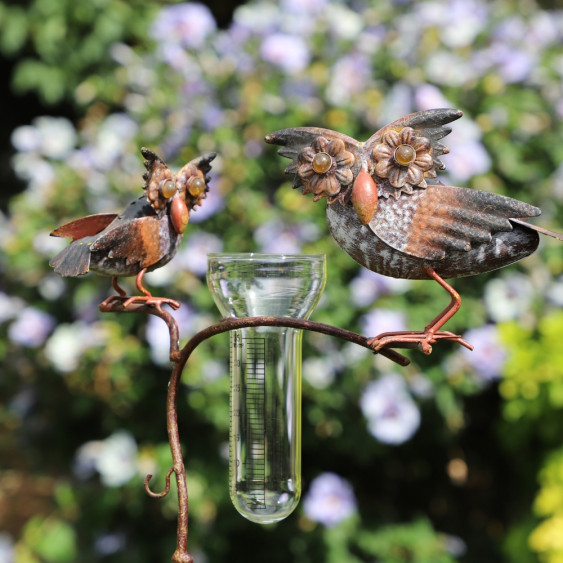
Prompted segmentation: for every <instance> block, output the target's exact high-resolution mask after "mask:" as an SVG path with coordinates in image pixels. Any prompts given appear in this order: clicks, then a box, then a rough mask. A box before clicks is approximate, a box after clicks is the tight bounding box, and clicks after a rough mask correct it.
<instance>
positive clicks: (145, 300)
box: [123, 268, 180, 309]
mask: <svg viewBox="0 0 563 563" xmlns="http://www.w3.org/2000/svg"><path fill="white" fill-rule="evenodd" d="M146 273H147V269H146V268H143V269H142V270H141V271H140V272H139V273H138V274H137V277H136V279H135V285H136V286H137V289H138V290H139V291H140V292H141V293H142V295H134V296H133V297H129V298H128V299H127V300H126V301H124V303H123V307H124V308H125V309H127V307H129V306H130V305H132V304H142V305H152V306H153V307H156V308H157V309H160V308H161V307H162V305H170V307H172V309H179V308H180V303H178V301H174V299H169V298H168V297H153V296H152V295H151V293H150V291H149V290H148V289H146V288H145V286H144V285H143V278H144V277H145V274H146Z"/></svg>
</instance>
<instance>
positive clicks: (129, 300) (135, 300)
mask: <svg viewBox="0 0 563 563" xmlns="http://www.w3.org/2000/svg"><path fill="white" fill-rule="evenodd" d="M163 305H169V306H170V307H172V309H174V310H175V311H177V310H178V309H179V308H180V303H178V301H175V300H174V299H169V298H168V297H153V296H152V295H134V296H133V297H129V296H127V295H112V296H111V297H108V298H107V299H106V300H105V301H104V302H102V303H100V306H99V309H100V311H102V312H111V311H116V310H117V309H119V310H120V311H125V310H132V309H135V308H136V306H148V307H154V308H155V309H157V310H158V311H161V310H162V306H163Z"/></svg>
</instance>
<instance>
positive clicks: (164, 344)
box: [146, 303, 195, 366]
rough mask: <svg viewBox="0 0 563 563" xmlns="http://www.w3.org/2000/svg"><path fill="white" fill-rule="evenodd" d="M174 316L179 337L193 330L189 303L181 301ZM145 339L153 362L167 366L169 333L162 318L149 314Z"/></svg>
mask: <svg viewBox="0 0 563 563" xmlns="http://www.w3.org/2000/svg"><path fill="white" fill-rule="evenodd" d="M174 316H175V318H176V320H177V321H178V326H179V329H180V339H182V338H184V337H186V336H187V335H188V334H191V333H193V332H194V330H193V328H194V325H195V313H194V310H193V308H192V307H191V306H190V305H188V304H187V303H182V306H181V307H180V308H179V309H178V311H177V312H176V313H175V314H174ZM146 340H147V342H148V343H149V346H150V351H151V358H152V360H153V362H154V363H155V364H157V365H160V366H168V365H169V364H170V335H169V332H168V329H167V328H166V325H165V324H164V323H163V322H162V320H161V319H159V318H157V317H155V316H153V315H149V318H148V321H147V327H146Z"/></svg>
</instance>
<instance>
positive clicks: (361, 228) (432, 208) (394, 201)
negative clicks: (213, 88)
mask: <svg viewBox="0 0 563 563" xmlns="http://www.w3.org/2000/svg"><path fill="white" fill-rule="evenodd" d="M461 116H462V112H461V111H459V110H456V109H434V110H428V111H421V112H417V113H413V114H410V115H407V116H406V117H402V118H401V119H398V120H397V121H394V122H393V123H391V124H389V125H387V126H385V127H383V128H382V129H380V130H379V131H377V132H376V133H375V134H374V135H373V136H371V137H370V138H369V139H368V140H367V141H365V142H363V143H362V142H359V141H356V140H355V139H352V138H351V137H348V136H346V135H343V134H341V133H338V132H336V131H331V130H328V129H321V128H316V127H297V128H292V129H283V130H281V131H276V132H274V133H270V134H268V135H266V142H268V143H272V144H276V145H281V146H282V147H283V148H281V149H280V150H279V154H280V155H282V156H285V157H287V158H290V159H291V160H292V162H291V164H290V165H289V166H288V167H287V168H286V170H285V172H286V173H290V174H295V179H294V182H293V186H294V187H295V188H299V189H301V190H302V192H303V193H304V194H308V193H312V194H313V200H314V201H318V200H319V199H321V198H323V197H326V198H327V211H326V215H327V221H328V227H329V229H330V232H331V234H332V236H333V237H334V239H335V240H336V242H337V243H338V244H339V245H340V247H342V248H343V249H344V250H345V251H346V252H347V253H348V254H349V255H350V256H351V257H352V258H353V259H354V260H356V262H359V263H360V264H361V265H362V266H365V267H366V268H368V269H369V270H373V271H374V272H378V273H380V274H383V275H385V276H391V277H395V278H405V279H419V280H422V279H433V280H435V281H437V282H438V283H439V284H440V285H441V286H442V287H443V288H444V289H445V290H446V291H447V292H448V293H449V294H450V296H451V302H450V304H449V305H448V306H447V307H446V308H445V309H444V310H443V311H442V312H441V313H440V314H439V315H437V316H436V318H434V319H433V320H432V321H431V322H430V323H429V324H428V325H427V326H426V327H425V329H424V330H423V331H409V332H396V333H385V334H382V335H379V336H378V337H375V338H373V339H371V341H370V345H371V346H372V347H373V349H374V350H375V351H378V350H380V349H381V348H383V347H403V348H419V349H420V350H422V351H423V352H424V353H427V354H429V353H430V352H431V350H432V347H431V345H432V344H433V343H435V342H436V341H437V340H441V339H445V340H452V341H456V342H458V343H460V344H462V345H464V346H466V347H468V348H470V349H471V348H472V346H471V345H470V344H468V343H467V342H465V341H464V340H463V339H462V338H461V337H460V336H458V335H456V334H454V333H451V332H449V331H443V330H440V329H441V327H442V326H443V325H444V324H445V323H446V322H447V321H448V320H449V319H450V318H451V317H452V316H453V315H454V314H455V313H456V312H457V311H458V310H459V307H460V305H461V299H460V297H459V295H458V294H457V292H456V291H455V290H454V289H453V288H452V287H451V286H450V285H449V284H448V283H447V282H446V281H445V280H444V278H458V277H463V276H471V275H474V274H480V273H483V272H489V271H491V270H495V269H497V268H502V267H503V266H507V265H508V264H511V263H513V262H516V261H518V260H521V259H522V258H524V257H525V256H528V255H529V254H531V253H532V252H534V251H535V250H536V248H537V246H538V243H539V236H538V232H540V233H544V234H547V235H550V236H553V237H555V238H558V239H561V240H563V239H562V237H561V235H559V234H557V233H553V232H551V231H547V230H546V229H543V228H541V227H537V226H534V225H531V224H529V223H527V222H526V221H527V219H528V218H530V217H535V216H537V215H539V214H540V213H541V211H540V210H539V209H538V208H537V207H534V206H532V205H529V204H527V203H523V202H521V201H517V200H515V199H512V198H509V197H505V196H502V195H498V194H494V193H489V192H483V191H479V190H474V189H468V188H459V187H455V186H446V185H442V184H441V183H439V182H438V181H437V180H436V176H437V174H436V171H437V170H443V169H444V168H445V166H444V164H443V163H442V161H441V160H440V157H441V156H442V155H443V154H447V153H448V152H449V150H448V148H447V147H446V146H444V145H443V144H442V143H441V142H440V140H441V139H442V138H444V137H445V136H446V135H448V133H450V132H451V129H450V128H449V127H447V124H448V123H450V122H452V121H454V120H456V119H458V118H460V117H461Z"/></svg>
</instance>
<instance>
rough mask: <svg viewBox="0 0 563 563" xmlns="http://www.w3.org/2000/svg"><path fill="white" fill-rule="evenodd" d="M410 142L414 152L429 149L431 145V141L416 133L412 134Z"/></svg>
mask: <svg viewBox="0 0 563 563" xmlns="http://www.w3.org/2000/svg"><path fill="white" fill-rule="evenodd" d="M410 144H411V146H412V148H413V149H414V150H415V151H416V152H418V151H429V150H430V148H431V147H432V143H431V142H430V139H428V138H427V137H421V136H418V135H415V136H414V138H413V139H412V141H411V143H410Z"/></svg>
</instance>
